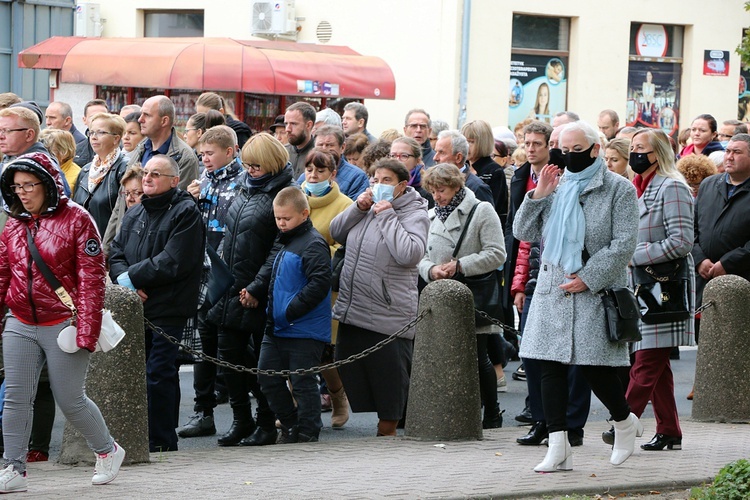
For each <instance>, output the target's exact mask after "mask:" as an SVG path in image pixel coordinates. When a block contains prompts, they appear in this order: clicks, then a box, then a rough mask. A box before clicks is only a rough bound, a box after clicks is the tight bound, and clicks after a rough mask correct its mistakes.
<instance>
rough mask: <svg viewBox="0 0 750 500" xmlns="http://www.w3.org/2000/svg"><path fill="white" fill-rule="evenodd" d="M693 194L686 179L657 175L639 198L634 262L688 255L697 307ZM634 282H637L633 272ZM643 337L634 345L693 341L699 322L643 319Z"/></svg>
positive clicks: (692, 301)
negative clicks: (664, 321)
mask: <svg viewBox="0 0 750 500" xmlns="http://www.w3.org/2000/svg"><path fill="white" fill-rule="evenodd" d="M693 213H694V212H693V195H692V193H691V192H690V188H689V187H688V186H687V184H685V183H684V182H680V181H678V180H676V179H672V178H671V177H663V176H661V175H658V174H657V175H655V176H654V178H653V179H652V180H651V182H650V183H649V185H648V186H647V187H646V191H644V193H643V195H642V196H641V197H640V198H639V199H638V214H639V219H638V244H637V245H636V247H635V254H633V259H632V260H631V262H630V263H631V265H633V266H643V265H647V264H660V263H662V262H668V261H670V260H674V259H679V258H681V257H684V256H687V258H688V268H689V269H690V310H691V311H695V273H694V269H695V265H694V264H693V257H692V255H690V250H692V248H693ZM630 284H631V286H633V285H634V283H633V281H632V275H631V277H630ZM641 335H642V336H643V340H642V341H640V342H636V343H634V344H633V346H632V349H633V350H634V351H638V350H640V349H655V348H661V347H675V346H680V345H693V342H694V335H695V322H694V320H693V317H692V315H691V317H690V318H689V319H687V320H685V321H678V322H674V323H663V324H660V325H647V324H645V323H641Z"/></svg>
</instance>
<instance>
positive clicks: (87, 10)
mask: <svg viewBox="0 0 750 500" xmlns="http://www.w3.org/2000/svg"><path fill="white" fill-rule="evenodd" d="M102 28H103V26H102V19H101V15H100V13H99V4H98V3H84V2H80V3H78V5H76V15H75V35H76V36H101V34H102Z"/></svg>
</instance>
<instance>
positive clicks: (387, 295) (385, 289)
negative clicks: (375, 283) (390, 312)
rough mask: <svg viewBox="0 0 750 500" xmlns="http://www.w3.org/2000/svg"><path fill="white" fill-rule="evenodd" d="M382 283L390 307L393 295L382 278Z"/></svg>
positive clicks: (384, 296)
mask: <svg viewBox="0 0 750 500" xmlns="http://www.w3.org/2000/svg"><path fill="white" fill-rule="evenodd" d="M380 283H381V284H382V286H383V298H384V299H385V302H386V304H388V307H390V306H391V295H390V294H389V293H388V288H387V287H386V286H385V280H384V279H382V280H380Z"/></svg>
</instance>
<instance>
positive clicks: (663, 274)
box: [633, 257, 690, 325]
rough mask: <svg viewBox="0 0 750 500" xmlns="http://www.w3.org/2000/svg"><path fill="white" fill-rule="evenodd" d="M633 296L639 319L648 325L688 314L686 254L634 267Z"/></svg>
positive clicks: (680, 319) (688, 290)
mask: <svg viewBox="0 0 750 500" xmlns="http://www.w3.org/2000/svg"><path fill="white" fill-rule="evenodd" d="M633 283H634V284H635V297H636V299H638V305H639V307H640V310H641V316H642V321H643V322H644V323H646V324H649V325H658V324H662V323H673V322H676V321H685V320H686V319H688V318H689V317H690V269H689V267H688V260H687V257H682V258H681V259H675V260H671V261H669V262H664V263H661V264H650V265H648V266H634V267H633Z"/></svg>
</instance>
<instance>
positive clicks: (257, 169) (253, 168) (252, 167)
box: [242, 161, 261, 172]
mask: <svg viewBox="0 0 750 500" xmlns="http://www.w3.org/2000/svg"><path fill="white" fill-rule="evenodd" d="M242 166H243V167H245V169H246V170H249V171H250V172H260V169H261V166H260V165H258V164H257V163H245V162H244V161H243V162H242Z"/></svg>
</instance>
